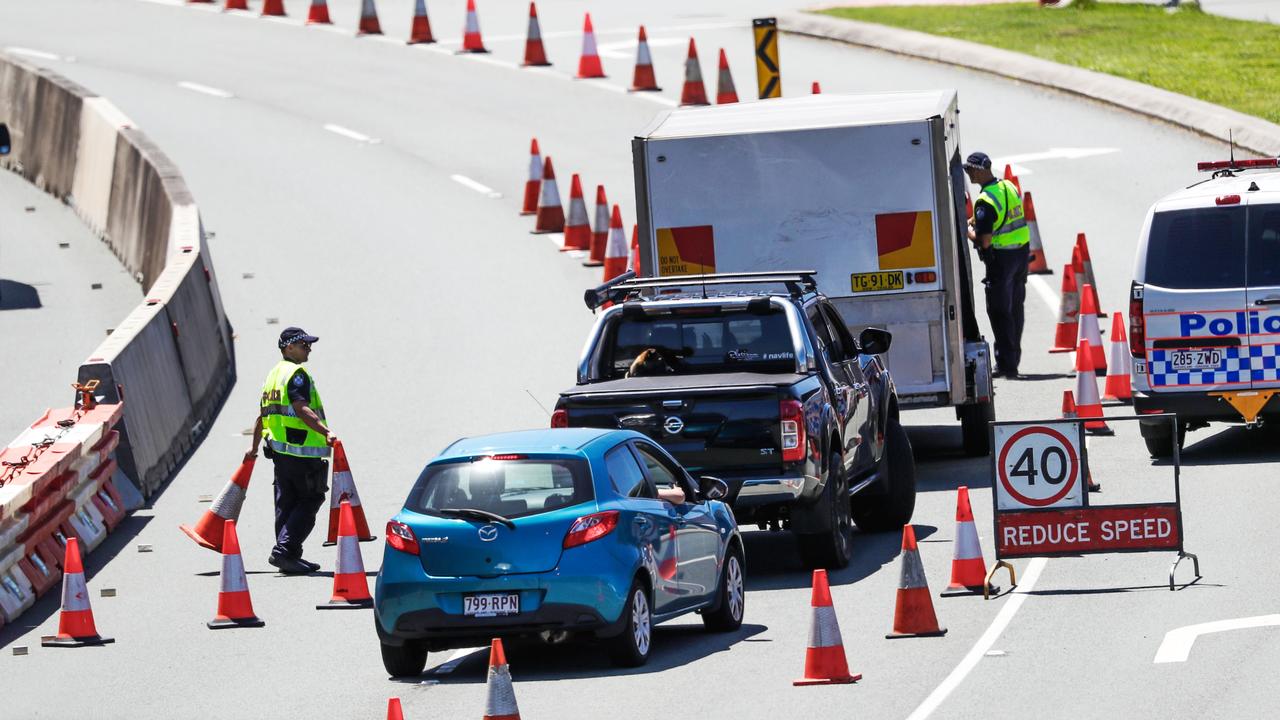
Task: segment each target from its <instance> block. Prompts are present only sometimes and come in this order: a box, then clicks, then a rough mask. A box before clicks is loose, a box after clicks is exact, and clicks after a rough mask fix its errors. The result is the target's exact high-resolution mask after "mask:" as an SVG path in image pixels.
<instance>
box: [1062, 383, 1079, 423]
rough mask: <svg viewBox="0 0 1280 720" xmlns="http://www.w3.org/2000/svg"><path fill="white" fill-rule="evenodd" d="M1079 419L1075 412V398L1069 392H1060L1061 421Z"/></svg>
mask: <svg viewBox="0 0 1280 720" xmlns="http://www.w3.org/2000/svg"><path fill="white" fill-rule="evenodd" d="M1078 417H1080V415H1079V413H1077V412H1076V396H1075V394H1074V393H1072V392H1071V391H1070V390H1063V391H1062V419H1063V420H1075V419H1076V418H1078Z"/></svg>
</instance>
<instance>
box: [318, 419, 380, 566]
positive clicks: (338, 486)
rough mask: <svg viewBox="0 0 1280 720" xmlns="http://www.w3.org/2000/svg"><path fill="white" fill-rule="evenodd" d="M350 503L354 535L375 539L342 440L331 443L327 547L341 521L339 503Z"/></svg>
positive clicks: (332, 542) (363, 539) (334, 540)
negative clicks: (331, 466)
mask: <svg viewBox="0 0 1280 720" xmlns="http://www.w3.org/2000/svg"><path fill="white" fill-rule="evenodd" d="M343 502H347V503H350V504H351V514H352V517H353V518H354V519H355V523H356V529H355V534H356V537H358V538H360V541H361V542H369V541H370V540H376V539H377V538H375V537H374V536H373V533H371V532H369V523H368V521H367V520H365V517H364V506H363V505H361V504H360V493H359V492H356V481H355V478H354V477H353V476H352V475H351V465H350V464H349V463H348V462H347V451H346V449H345V448H343V447H342V441H341V440H338V441H336V442H334V444H333V488H332V489H331V490H330V491H329V537H328V538H327V539H325V541H324V545H325V546H326V547H328V546H329V545H333V544H334V543H336V542H337V541H338V525H339V524H340V522H341V513H342V509H341V505H340V504H341V503H343Z"/></svg>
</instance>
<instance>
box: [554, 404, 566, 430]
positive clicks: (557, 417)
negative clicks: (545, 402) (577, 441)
mask: <svg viewBox="0 0 1280 720" xmlns="http://www.w3.org/2000/svg"><path fill="white" fill-rule="evenodd" d="M551 427H553V428H566V427H569V411H568V410H565V409H564V408H556V410H555V412H553V413H551Z"/></svg>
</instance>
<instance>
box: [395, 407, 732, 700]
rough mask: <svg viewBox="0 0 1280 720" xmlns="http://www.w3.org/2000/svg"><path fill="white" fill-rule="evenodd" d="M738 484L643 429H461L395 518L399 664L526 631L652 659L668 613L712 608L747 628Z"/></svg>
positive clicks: (404, 672) (722, 627)
mask: <svg viewBox="0 0 1280 720" xmlns="http://www.w3.org/2000/svg"><path fill="white" fill-rule="evenodd" d="M725 492H726V490H725V485H724V483H723V482H721V481H720V480H717V479H715V478H702V479H701V480H700V481H697V482H695V481H694V480H693V479H692V478H691V477H689V474H688V473H686V472H685V470H684V469H683V468H682V467H681V466H680V465H679V463H677V462H676V461H675V460H673V459H672V458H671V456H670V455H668V454H667V453H666V451H664V450H663V449H662V448H661V447H659V446H658V445H655V444H654V443H653V442H651V441H650V440H649V439H648V438H646V437H645V436H643V435H641V434H640V433H637V432H632V431H629V430H597V429H586V428H583V429H567V428H566V429H551V430H530V431H525V432H512V433H502V434H497V435H486V436H483V437H476V438H467V439H464V440H459V441H457V442H455V443H454V444H453V445H450V446H449V447H448V448H446V449H445V450H444V452H442V453H441V454H440V456H439V457H437V458H436V459H434V460H432V461H431V462H430V463H429V464H428V465H427V467H426V469H424V470H423V471H422V474H421V475H420V476H419V477H418V481H417V482H416V483H414V486H413V490H411V491H410V492H409V498H408V500H407V501H406V502H405V505H404V508H403V509H402V510H401V511H400V512H399V513H398V514H397V515H396V516H395V517H394V518H392V519H391V521H390V522H389V523H387V544H386V549H385V553H384V555H383V559H382V569H381V570H380V571H379V572H378V581H377V589H376V591H375V593H374V612H375V623H374V624H375V625H376V626H377V630H378V638H379V640H380V641H381V643H382V660H383V664H384V665H385V666H386V669H387V672H389V673H390V674H391V675H393V676H413V675H419V674H421V673H422V670H423V668H424V667H425V666H426V661H427V653H428V652H433V651H439V650H446V649H450V648H459V647H472V646H478V645H484V644H487V643H488V642H489V641H490V640H491V639H492V638H494V637H517V636H527V637H539V638H541V639H542V640H544V641H546V642H552V643H554V642H561V641H564V640H566V639H568V638H570V637H571V636H587V637H595V638H600V639H602V640H603V642H604V643H606V644H607V645H608V647H609V650H610V653H611V655H612V657H613V659H614V661H615V662H616V663H618V664H620V665H627V666H636V665H641V664H643V663H644V662H645V661H646V660H648V658H649V653H650V650H651V647H652V641H653V626H654V624H656V623H659V622H662V621H664V620H669V619H671V618H674V617H677V616H680V615H684V614H686V613H691V612H697V613H700V614H701V615H702V620H703V622H704V623H705V625H706V627H707V628H708V629H710V630H713V631H732V630H736V629H737V628H738V627H739V626H740V625H741V624H742V613H743V606H744V599H745V598H744V592H743V588H744V564H743V554H742V538H741V537H740V535H739V534H738V527H737V524H736V523H735V522H734V519H733V513H732V512H731V511H730V509H729V507H728V506H727V505H725V504H724V503H723V502H721V501H720V498H722V497H723V496H724V494H725Z"/></svg>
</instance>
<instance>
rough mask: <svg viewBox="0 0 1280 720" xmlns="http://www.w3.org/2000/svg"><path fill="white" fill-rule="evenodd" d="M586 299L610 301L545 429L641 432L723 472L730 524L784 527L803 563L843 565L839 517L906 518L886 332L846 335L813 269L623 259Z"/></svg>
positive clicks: (847, 545) (906, 467) (844, 526)
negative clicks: (700, 266) (734, 520)
mask: <svg viewBox="0 0 1280 720" xmlns="http://www.w3.org/2000/svg"><path fill="white" fill-rule="evenodd" d="M769 286H772V287H773V289H768V288H769ZM586 301H587V305H588V307H590V308H591V309H593V310H594V309H596V308H597V307H599V306H602V305H606V304H608V305H609V307H608V309H606V310H604V311H603V312H602V313H601V314H600V317H599V319H598V320H597V322H596V324H595V327H594V328H593V329H592V331H591V335H590V337H589V338H588V340H587V343H586V346H585V347H584V349H583V352H582V358H581V360H580V363H579V366H578V384H577V386H576V387H574V388H572V389H569V390H566V391H564V392H563V393H561V394H560V399H559V401H558V402H557V403H556V409H555V412H554V413H553V415H552V421H551V422H552V426H553V427H600V428H626V429H631V430H637V431H639V432H642V433H644V434H646V435H648V436H649V437H651V438H653V439H654V440H655V441H657V442H658V443H660V444H661V445H662V446H663V447H665V448H666V449H667V450H668V451H669V452H671V454H672V455H674V456H675V457H676V459H678V460H679V461H680V462H681V463H683V464H684V466H685V468H686V469H688V470H689V472H690V473H691V474H693V475H695V476H698V475H711V476H714V477H718V478H720V479H722V480H724V481H725V482H726V483H727V484H728V486H729V495H728V498H727V500H728V501H729V502H730V504H731V505H732V506H733V508H734V512H735V514H736V515H737V517H738V519H739V521H740V522H744V523H748V522H754V523H756V524H758V525H759V526H760V527H762V528H765V527H767V528H771V529H774V530H778V529H789V530H791V531H792V532H794V533H795V534H796V536H797V538H798V539H799V544H800V550H801V553H802V555H803V560H804V562H805V564H806V565H808V566H810V567H844V566H845V565H847V564H848V562H849V559H850V556H851V554H852V523H854V522H856V523H857V524H858V526H859V528H860V529H862V530H866V531H881V530H894V529H898V528H901V527H902V526H903V525H904V524H905V523H907V522H908V521H909V520H910V519H911V513H912V511H913V510H914V508H915V492H916V489H915V463H914V460H913V458H912V454H911V444H910V441H909V440H908V439H907V434H906V432H905V431H904V430H903V429H902V426H901V424H899V421H898V402H897V396H896V394H895V392H894V387H893V380H892V378H891V377H890V375H889V372H888V371H887V370H886V369H885V367H884V363H883V362H882V361H881V359H880V357H879V355H880V354H881V353H884V352H886V351H887V350H888V349H889V342H890V336H889V333H888V332H886V331H884V330H881V329H877V328H868V329H866V330H864V331H863V332H862V334H861V336H860V337H859V338H858V339H857V340H855V339H854V338H853V337H852V336H851V335H850V333H849V331H848V329H847V328H846V326H845V323H844V322H843V321H842V320H841V318H840V315H839V314H838V313H837V312H836V310H835V308H833V307H832V306H831V304H830V303H829V302H828V301H827V299H826V297H824V296H823V295H821V294H820V293H818V292H817V291H816V290H815V285H814V282H813V273H812V272H783V273H755V274H732V275H728V274H721V275H698V276H685V277H679V278H664V279H656V280H643V279H633V278H632V277H631V276H630V274H629V273H628V274H627V275H624V276H623V278H620V279H619V280H615V281H612V282H610V283H607V284H605V285H602V286H601V287H599V288H596V289H594V290H588V291H587V296H586Z"/></svg>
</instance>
